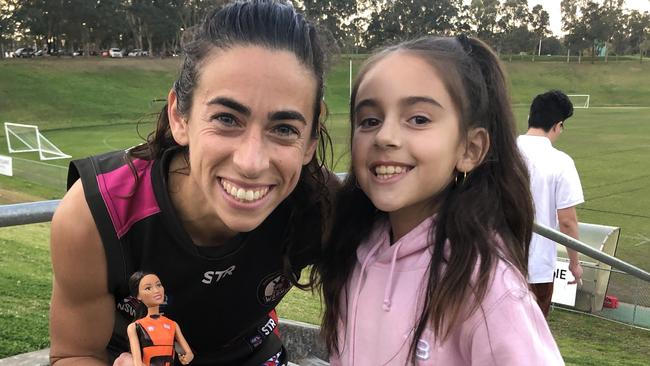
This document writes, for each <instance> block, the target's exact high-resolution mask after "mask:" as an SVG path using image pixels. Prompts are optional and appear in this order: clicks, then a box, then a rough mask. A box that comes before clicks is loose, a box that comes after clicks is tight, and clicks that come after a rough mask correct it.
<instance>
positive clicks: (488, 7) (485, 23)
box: [470, 0, 499, 46]
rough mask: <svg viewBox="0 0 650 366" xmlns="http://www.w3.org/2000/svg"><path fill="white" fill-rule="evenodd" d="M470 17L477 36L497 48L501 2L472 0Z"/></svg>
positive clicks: (495, 0)
mask: <svg viewBox="0 0 650 366" xmlns="http://www.w3.org/2000/svg"><path fill="white" fill-rule="evenodd" d="M470 14H471V15H470V16H471V17H472V18H473V19H474V21H473V22H472V23H471V24H472V26H473V28H474V29H475V32H476V36H477V37H478V38H480V39H482V40H483V41H485V42H487V43H489V44H491V45H493V46H496V34H497V27H498V25H497V20H498V16H499V0H472V3H471V5H470Z"/></svg>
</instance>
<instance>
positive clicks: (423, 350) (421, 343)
mask: <svg viewBox="0 0 650 366" xmlns="http://www.w3.org/2000/svg"><path fill="white" fill-rule="evenodd" d="M430 350H431V346H429V342H427V341H425V340H424V339H418V344H417V347H416V348H415V358H417V359H418V360H428V359H429V356H430V355H431V353H430V352H429V351H430Z"/></svg>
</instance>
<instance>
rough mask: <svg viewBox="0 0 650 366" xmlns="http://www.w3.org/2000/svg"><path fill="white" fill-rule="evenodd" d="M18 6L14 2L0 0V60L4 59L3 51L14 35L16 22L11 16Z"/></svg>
mask: <svg viewBox="0 0 650 366" xmlns="http://www.w3.org/2000/svg"><path fill="white" fill-rule="evenodd" d="M18 6H19V5H18V2H17V1H15V0H0V59H3V58H4V57H5V49H7V47H9V45H10V44H11V40H12V37H13V34H14V33H15V30H16V22H15V19H14V17H13V16H12V15H13V12H14V11H15V10H16V8H17V7H18Z"/></svg>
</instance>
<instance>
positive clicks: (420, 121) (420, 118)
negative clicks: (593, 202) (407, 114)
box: [409, 116, 431, 126]
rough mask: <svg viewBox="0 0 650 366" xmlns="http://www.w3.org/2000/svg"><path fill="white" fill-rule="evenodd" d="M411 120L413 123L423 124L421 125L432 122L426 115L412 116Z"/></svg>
mask: <svg viewBox="0 0 650 366" xmlns="http://www.w3.org/2000/svg"><path fill="white" fill-rule="evenodd" d="M409 122H411V123H413V124H415V125H418V126H421V125H424V124H427V123H429V122H431V120H430V119H429V118H427V117H424V116H413V117H411V118H410V119H409Z"/></svg>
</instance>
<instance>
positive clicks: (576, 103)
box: [567, 94, 589, 108]
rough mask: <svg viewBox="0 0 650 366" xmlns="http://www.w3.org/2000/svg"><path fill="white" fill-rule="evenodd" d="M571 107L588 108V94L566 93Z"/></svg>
mask: <svg viewBox="0 0 650 366" xmlns="http://www.w3.org/2000/svg"><path fill="white" fill-rule="evenodd" d="M567 97H569V99H571V103H573V108H589V94H568V95H567Z"/></svg>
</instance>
